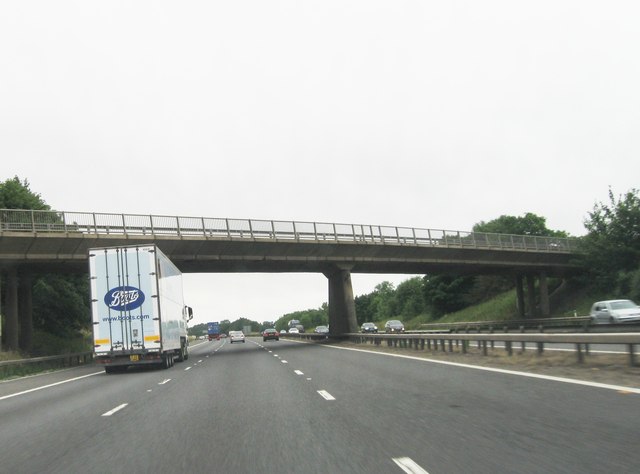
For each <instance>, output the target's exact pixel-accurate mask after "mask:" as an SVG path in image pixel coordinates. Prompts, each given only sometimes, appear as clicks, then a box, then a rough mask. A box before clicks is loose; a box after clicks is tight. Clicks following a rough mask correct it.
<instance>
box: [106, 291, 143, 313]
mask: <svg viewBox="0 0 640 474" xmlns="http://www.w3.org/2000/svg"><path fill="white" fill-rule="evenodd" d="M104 303H105V304H106V305H107V306H108V307H109V308H111V309H115V310H116V311H131V310H133V309H136V308H139V307H140V306H142V303H144V293H143V292H142V291H141V290H139V289H138V288H136V287H135V286H118V287H116V288H113V289H111V290H109V291H108V292H107V294H106V295H104Z"/></svg>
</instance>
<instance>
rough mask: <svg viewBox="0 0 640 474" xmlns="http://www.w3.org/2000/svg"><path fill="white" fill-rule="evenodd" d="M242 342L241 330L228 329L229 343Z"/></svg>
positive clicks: (242, 334)
mask: <svg viewBox="0 0 640 474" xmlns="http://www.w3.org/2000/svg"><path fill="white" fill-rule="evenodd" d="M234 342H244V333H243V332H242V331H229V343H231V344H233V343H234Z"/></svg>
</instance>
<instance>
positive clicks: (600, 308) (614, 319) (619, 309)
mask: <svg viewBox="0 0 640 474" xmlns="http://www.w3.org/2000/svg"><path fill="white" fill-rule="evenodd" d="M589 315H590V316H591V320H592V321H593V322H594V323H611V324H614V323H624V322H627V321H640V307H638V305H637V304H635V303H634V302H633V301H631V300H607V301H598V302H597V303H594V304H593V306H592V307H591V312H590V313H589Z"/></svg>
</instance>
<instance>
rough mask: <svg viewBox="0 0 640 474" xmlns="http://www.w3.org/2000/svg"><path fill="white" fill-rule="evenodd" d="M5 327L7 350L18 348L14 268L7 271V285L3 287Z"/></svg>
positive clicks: (16, 287) (16, 296)
mask: <svg viewBox="0 0 640 474" xmlns="http://www.w3.org/2000/svg"><path fill="white" fill-rule="evenodd" d="M4 301H5V311H4V314H5V320H4V321H5V327H4V328H3V333H4V341H5V347H4V349H5V350H7V351H17V350H18V272H17V271H16V269H15V268H10V269H9V270H8V271H7V287H6V288H5V297H4Z"/></svg>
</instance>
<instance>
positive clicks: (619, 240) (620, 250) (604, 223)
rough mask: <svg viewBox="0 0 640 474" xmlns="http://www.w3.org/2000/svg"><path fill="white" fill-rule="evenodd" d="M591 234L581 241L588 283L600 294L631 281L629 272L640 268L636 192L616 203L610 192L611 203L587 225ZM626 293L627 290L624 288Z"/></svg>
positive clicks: (600, 207) (600, 205)
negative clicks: (599, 291) (627, 275)
mask: <svg viewBox="0 0 640 474" xmlns="http://www.w3.org/2000/svg"><path fill="white" fill-rule="evenodd" d="M584 226H585V228H586V229H587V230H588V232H589V233H588V234H587V235H586V236H585V237H584V238H583V239H582V240H581V249H582V250H583V254H582V256H581V263H582V264H583V266H584V267H585V268H587V270H588V274H587V275H586V277H587V280H588V282H589V283H590V284H591V285H592V286H594V287H596V288H597V289H600V290H608V291H611V290H612V288H614V287H616V286H619V284H622V285H623V286H624V281H625V280H628V279H629V277H625V272H632V273H633V272H635V271H637V270H638V269H639V268H640V197H639V196H638V190H637V189H632V190H631V191H628V192H626V193H625V194H624V195H620V196H618V198H617V199H616V197H615V195H614V194H613V191H612V190H611V189H609V203H608V204H604V203H596V205H595V206H594V208H593V211H591V212H590V213H589V218H588V219H586V220H585V222H584ZM621 289H624V288H621Z"/></svg>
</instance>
